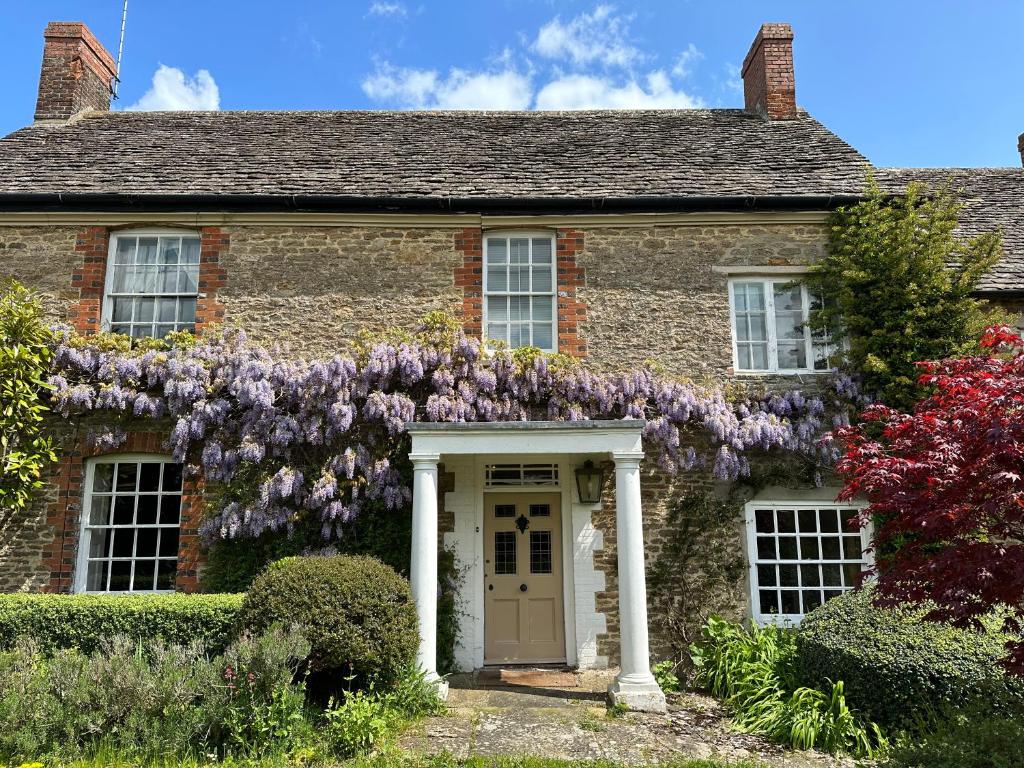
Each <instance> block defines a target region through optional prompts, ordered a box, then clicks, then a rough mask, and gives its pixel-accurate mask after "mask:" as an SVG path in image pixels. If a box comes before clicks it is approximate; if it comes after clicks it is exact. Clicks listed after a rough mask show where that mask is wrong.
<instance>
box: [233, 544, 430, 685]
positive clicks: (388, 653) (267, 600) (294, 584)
mask: <svg viewBox="0 0 1024 768" xmlns="http://www.w3.org/2000/svg"><path fill="white" fill-rule="evenodd" d="M242 621H243V624H244V625H245V626H246V627H247V628H249V629H251V630H253V631H257V632H259V631H262V630H263V629H265V628H266V627H268V626H270V625H271V624H273V623H275V622H281V623H285V624H292V625H296V626H297V627H298V628H299V629H301V630H302V632H303V634H304V635H305V636H306V637H307V638H308V640H309V641H310V643H311V644H312V651H311V653H310V659H309V662H310V668H311V670H312V671H314V672H322V671H326V670H338V671H339V672H340V673H342V674H350V673H351V674H355V675H357V676H359V677H360V678H362V679H366V678H371V677H372V678H376V679H378V680H380V681H382V682H385V683H387V682H390V681H393V680H394V679H396V678H397V677H398V675H399V674H400V672H401V670H402V669H403V668H405V667H407V666H409V665H410V664H412V662H413V660H414V658H415V656H416V648H417V646H418V644H419V631H418V626H417V622H416V609H415V607H414V605H413V602H412V594H411V592H410V591H409V584H408V582H407V581H406V580H405V579H403V578H402V577H401V576H399V575H398V574H397V573H396V572H395V571H394V570H392V569H391V568H389V567H388V566H386V565H384V564H383V563H381V562H380V561H379V560H375V559H373V558H372V557H356V556H349V555H335V556H332V557H288V558H285V559H284V560H278V561H277V562H276V563H272V564H271V565H270V566H269V567H268V568H267V569H266V570H265V571H264V572H263V573H262V574H260V575H259V576H258V577H257V578H256V580H255V581H254V582H253V583H252V586H251V587H250V588H249V592H248V593H247V594H246V597H245V603H244V605H243V608H242Z"/></svg>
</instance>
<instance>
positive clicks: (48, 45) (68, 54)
mask: <svg viewBox="0 0 1024 768" xmlns="http://www.w3.org/2000/svg"><path fill="white" fill-rule="evenodd" d="M43 39H44V40H45V43H44V45H43V65H42V68H41V70H40V72H39V98H38V99H37V101H36V115H35V118H36V120H69V119H70V118H72V117H74V116H75V115H77V114H79V113H81V112H88V111H94V110H99V111H103V112H105V111H107V110H109V109H110V94H111V88H112V85H113V82H114V78H115V76H116V72H117V65H116V64H115V63H114V57H113V56H111V55H110V53H109V52H108V51H107V49H106V48H104V47H103V45H102V44H101V43H100V41H99V40H97V39H96V36H95V35H94V34H93V33H92V32H90V31H89V28H88V27H87V26H85V24H83V23H81V22H78V21H51V22H50V23H49V24H47V25H46V31H45V32H44V33H43Z"/></svg>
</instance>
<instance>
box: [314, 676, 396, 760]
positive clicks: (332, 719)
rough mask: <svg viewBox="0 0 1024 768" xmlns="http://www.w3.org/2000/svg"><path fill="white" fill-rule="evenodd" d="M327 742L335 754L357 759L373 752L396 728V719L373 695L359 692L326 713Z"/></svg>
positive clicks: (333, 706) (328, 709)
mask: <svg viewBox="0 0 1024 768" xmlns="http://www.w3.org/2000/svg"><path fill="white" fill-rule="evenodd" d="M324 717H325V718H326V721H327V738H328V740H329V741H330V743H331V747H332V749H333V751H334V752H335V754H337V755H338V756H340V757H353V756H355V755H358V754H362V753H365V752H368V751H370V750H371V749H373V747H374V746H375V745H376V744H378V743H379V742H380V741H381V740H382V739H383V738H384V737H385V736H386V735H387V734H388V732H389V731H390V730H391V729H392V728H393V727H394V725H395V721H396V716H395V712H394V711H393V710H391V709H390V708H389V707H388V705H387V703H386V702H385V701H384V700H382V699H381V698H380V697H379V696H376V695H374V694H373V692H366V691H355V692H353V693H349V694H346V695H345V698H344V700H343V701H342V703H341V704H337V705H335V704H334V703H333V702H332V703H331V704H330V705H329V706H328V707H327V710H326V712H324Z"/></svg>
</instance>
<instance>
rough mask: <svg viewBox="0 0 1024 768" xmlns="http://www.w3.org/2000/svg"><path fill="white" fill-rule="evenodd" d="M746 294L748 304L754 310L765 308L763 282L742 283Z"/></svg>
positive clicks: (758, 310)
mask: <svg viewBox="0 0 1024 768" xmlns="http://www.w3.org/2000/svg"><path fill="white" fill-rule="evenodd" d="M742 285H743V286H744V293H745V296H746V306H747V309H749V310H750V311H752V312H761V311H763V310H764V285H763V284H761V283H742Z"/></svg>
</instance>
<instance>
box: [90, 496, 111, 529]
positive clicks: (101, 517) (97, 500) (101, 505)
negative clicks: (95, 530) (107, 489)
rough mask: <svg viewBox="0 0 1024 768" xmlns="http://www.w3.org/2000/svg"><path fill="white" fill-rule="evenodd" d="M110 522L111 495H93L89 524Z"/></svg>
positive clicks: (107, 523) (106, 523)
mask: <svg viewBox="0 0 1024 768" xmlns="http://www.w3.org/2000/svg"><path fill="white" fill-rule="evenodd" d="M109 524H110V496H93V497H92V501H91V503H90V505H89V525H109Z"/></svg>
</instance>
